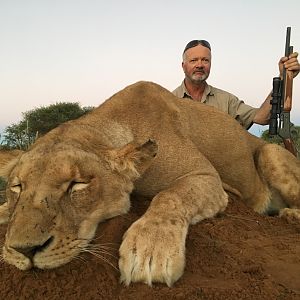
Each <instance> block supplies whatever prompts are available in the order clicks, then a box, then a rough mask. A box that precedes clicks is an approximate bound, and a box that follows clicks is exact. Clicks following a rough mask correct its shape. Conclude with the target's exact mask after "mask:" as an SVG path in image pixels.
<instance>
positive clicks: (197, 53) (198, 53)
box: [185, 45, 211, 58]
mask: <svg viewBox="0 0 300 300" xmlns="http://www.w3.org/2000/svg"><path fill="white" fill-rule="evenodd" d="M185 56H186V57H187V58H192V57H211V52H210V50H209V49H208V48H206V47H204V46H202V45H197V46H195V47H193V48H190V49H188V50H187V51H186V52H185Z"/></svg>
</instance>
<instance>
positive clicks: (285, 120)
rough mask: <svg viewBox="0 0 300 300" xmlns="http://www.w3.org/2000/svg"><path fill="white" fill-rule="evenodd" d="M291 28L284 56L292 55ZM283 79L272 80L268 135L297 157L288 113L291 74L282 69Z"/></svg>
mask: <svg viewBox="0 0 300 300" xmlns="http://www.w3.org/2000/svg"><path fill="white" fill-rule="evenodd" d="M290 39H291V27H287V30H286V43H285V56H286V57H289V55H290V54H291V53H293V46H291V45H290ZM282 75H283V76H282V77H283V78H282V79H281V78H280V77H274V78H273V92H272V99H271V101H270V103H271V105H272V106H271V115H270V122H269V135H270V136H274V135H279V136H280V137H281V138H282V140H283V143H284V146H285V148H286V149H287V150H288V151H290V152H291V153H292V154H294V155H295V156H296V157H297V150H296V147H295V145H294V142H293V140H292V137H291V127H292V126H293V124H292V123H291V121H290V111H291V109H292V93H293V72H291V71H286V70H285V68H283V74H282Z"/></svg>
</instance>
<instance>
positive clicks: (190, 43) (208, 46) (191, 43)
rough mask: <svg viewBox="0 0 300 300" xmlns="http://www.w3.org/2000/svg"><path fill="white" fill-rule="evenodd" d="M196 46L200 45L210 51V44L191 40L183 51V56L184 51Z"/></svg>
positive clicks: (204, 41)
mask: <svg viewBox="0 0 300 300" xmlns="http://www.w3.org/2000/svg"><path fill="white" fill-rule="evenodd" d="M198 45H201V46H203V47H206V48H208V49H209V50H211V48H210V44H209V42H208V41H206V40H192V41H190V42H188V43H187V44H186V46H185V48H184V50H183V54H184V53H185V51H186V50H188V49H190V48H194V47H196V46H198Z"/></svg>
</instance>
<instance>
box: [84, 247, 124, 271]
mask: <svg viewBox="0 0 300 300" xmlns="http://www.w3.org/2000/svg"><path fill="white" fill-rule="evenodd" d="M107 249H108V248H107V247H105V246H102V245H100V244H98V245H95V244H89V245H87V246H86V247H83V248H82V249H81V252H86V253H90V254H92V255H94V256H95V257H97V258H100V259H101V260H103V261H104V262H106V263H107V264H109V265H110V266H111V267H112V268H113V269H115V270H116V271H119V270H118V269H117V268H116V267H115V266H114V264H113V263H112V262H111V261H110V260H109V259H108V258H106V257H105V255H108V256H110V257H113V258H115V259H118V258H117V257H116V256H115V255H114V254H112V253H110V252H108V251H107ZM111 249H112V250H117V249H114V248H110V249H108V250H111Z"/></svg>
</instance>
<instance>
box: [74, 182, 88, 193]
mask: <svg viewBox="0 0 300 300" xmlns="http://www.w3.org/2000/svg"><path fill="white" fill-rule="evenodd" d="M88 185H89V183H86V182H76V181H72V182H71V183H70V186H69V190H70V192H71V193H73V192H76V191H80V190H83V189H85V188H86V187H87V186H88Z"/></svg>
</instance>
